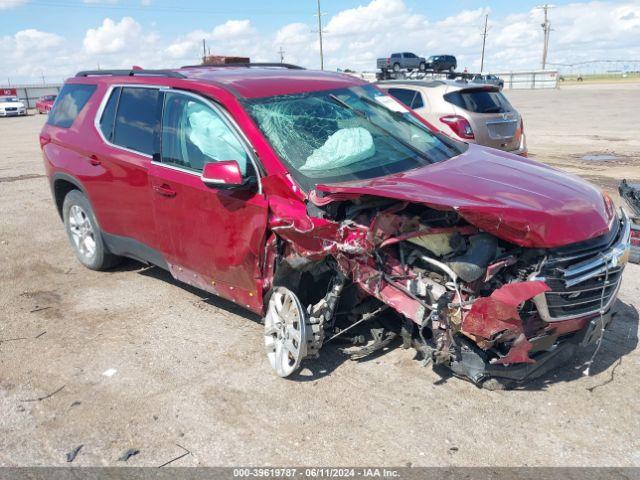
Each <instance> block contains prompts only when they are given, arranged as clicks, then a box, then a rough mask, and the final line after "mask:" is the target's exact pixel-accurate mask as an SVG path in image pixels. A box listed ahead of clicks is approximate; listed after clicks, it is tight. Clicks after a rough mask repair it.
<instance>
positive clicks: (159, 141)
mask: <svg viewBox="0 0 640 480" xmlns="http://www.w3.org/2000/svg"><path fill="white" fill-rule="evenodd" d="M40 143H41V145H42V151H43V156H44V161H45V166H46V170H47V174H48V177H49V179H50V182H51V187H52V190H53V196H54V199H55V204H56V207H57V209H58V211H59V213H60V216H61V217H62V219H63V220H64V225H65V228H66V231H67V233H68V236H69V239H70V242H71V245H72V247H73V249H74V251H75V254H76V256H77V257H78V259H79V260H80V262H82V263H83V264H84V265H85V266H87V267H88V268H91V269H95V270H101V269H106V268H110V267H112V266H114V265H116V263H117V262H118V260H119V258H121V257H130V258H134V259H137V260H140V261H142V262H145V263H148V264H153V265H157V266H158V267H160V268H163V269H166V270H168V271H169V272H171V275H173V276H174V277H175V278H176V279H178V280H181V281H183V282H185V283H188V284H190V285H194V286H196V287H198V288H200V289H203V290H206V291H208V292H212V293H214V294H216V295H219V296H221V297H225V298H227V299H230V300H232V301H234V302H236V303H238V304H240V305H242V306H244V307H246V308H248V309H250V310H252V311H254V312H258V313H260V314H262V315H264V323H265V332H264V343H265V350H266V353H267V357H268V359H269V362H270V364H271V366H272V367H273V368H274V370H275V371H276V373H277V374H278V375H280V376H288V375H291V374H293V373H294V372H296V371H297V370H298V369H299V368H300V365H301V362H302V361H303V360H304V359H305V358H309V357H314V356H316V355H317V353H318V352H319V350H320V349H321V347H322V345H323V344H324V343H325V342H326V341H328V340H329V339H330V338H334V337H336V336H341V337H342V339H343V340H345V341H348V340H350V341H351V343H352V345H351V348H349V349H348V351H349V353H350V354H351V355H352V356H353V357H354V358H363V357H366V356H368V355H371V354H374V353H375V352H377V351H379V350H381V349H382V348H384V347H386V346H387V345H390V344H391V343H393V342H395V341H397V342H400V341H401V342H402V343H403V345H404V346H405V347H410V346H412V347H414V348H416V349H417V351H418V352H419V353H420V355H421V356H422V357H423V358H424V359H425V360H426V361H429V362H433V364H442V365H446V366H448V367H449V368H450V369H451V370H453V372H454V373H455V374H456V375H459V376H462V377H466V378H468V379H470V380H471V381H473V382H474V383H476V384H478V385H484V386H486V387H487V388H501V387H504V386H505V385H511V384H513V383H514V382H521V381H523V380H525V379H527V378H533V377H536V376H539V375H542V374H543V373H544V372H546V371H548V370H549V369H551V368H554V367H557V366H558V365H561V364H562V363H563V362H566V361H567V360H568V359H569V358H570V357H571V356H572V354H573V352H574V351H575V349H576V348H577V347H578V346H580V345H586V344H589V343H594V342H597V341H599V340H600V339H601V336H602V334H603V332H604V329H605V327H606V326H607V325H608V324H609V322H610V320H611V318H612V315H611V311H612V305H613V303H614V301H615V299H616V295H617V292H618V289H619V287H620V282H621V279H622V272H623V268H624V266H625V263H626V261H627V258H628V255H629V236H630V233H629V232H630V226H629V219H628V217H627V216H626V214H625V213H624V212H623V211H620V212H618V211H616V209H615V208H614V206H613V203H612V201H611V199H610V198H609V197H608V196H606V195H603V194H602V192H601V191H600V190H598V189H597V188H595V187H594V186H592V185H590V184H589V183H587V182H585V181H583V180H581V179H579V178H578V177H575V176H572V175H570V174H567V173H564V172H561V171H558V170H556V169H553V168H551V167H548V166H545V165H542V164H540V163H537V162H535V161H533V160H530V159H526V158H521V157H517V156H515V155H511V154H509V153H505V152H502V151H498V150H493V149H490V148H485V147H479V146H477V145H468V144H465V143H462V142H459V141H457V140H454V139H452V138H449V137H448V136H446V135H444V134H442V133H441V132H439V131H437V130H435V129H433V128H432V127H431V126H430V125H428V124H426V123H425V122H424V121H423V120H421V119H420V117H418V116H417V115H415V114H414V113H413V112H412V111H410V110H409V109H407V108H406V107H405V106H403V105H402V104H400V103H399V102H397V101H396V100H395V99H393V98H392V97H390V96H388V95H387V94H385V93H384V92H382V91H381V90H379V89H378V88H377V87H375V86H373V85H371V84H368V83H366V82H364V81H362V80H359V79H356V78H354V77H351V76H347V75H342V74H336V73H327V72H317V71H309V70H304V69H301V68H300V67H295V66H292V65H285V64H242V65H232V66H220V67H200V66H198V67H183V68H180V69H176V70H154V71H150V70H131V71H129V70H126V71H93V72H91V71H89V72H80V73H78V75H76V76H75V77H73V78H71V79H69V80H67V82H66V83H65V85H64V87H63V89H62V91H61V92H60V95H59V98H58V99H57V101H56V103H55V106H54V108H53V110H52V111H51V113H50V115H49V119H48V122H47V124H46V125H45V127H44V128H43V130H42V133H41V135H40ZM356 332H358V334H356Z"/></svg>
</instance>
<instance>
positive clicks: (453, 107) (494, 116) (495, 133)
mask: <svg viewBox="0 0 640 480" xmlns="http://www.w3.org/2000/svg"><path fill="white" fill-rule="evenodd" d="M377 85H378V87H380V88H382V89H384V90H386V91H387V92H388V93H389V94H391V95H393V96H394V97H396V99H398V100H399V101H400V102H401V103H403V104H404V105H406V106H407V107H409V108H411V109H412V110H414V111H415V112H416V113H417V114H418V115H420V116H421V117H422V118H424V119H425V120H427V121H428V122H429V123H431V124H432V125H433V126H435V127H436V128H439V129H440V130H442V131H443V132H444V133H446V134H447V135H449V136H451V137H453V138H456V139H459V140H462V141H463V142H468V143H477V144H480V145H484V146H487V147H493V148H497V149H499V150H505V151H508V152H511V153H515V154H518V155H523V156H526V155H527V144H526V139H525V134H524V124H523V121H522V117H521V116H520V114H519V113H518V111H517V110H516V109H515V108H513V106H511V104H510V103H509V101H508V100H507V99H506V97H505V96H504V95H503V94H502V92H501V91H500V87H498V86H496V85H473V84H467V83H463V82H459V81H446V80H431V81H429V80H395V81H386V82H378V83H377Z"/></svg>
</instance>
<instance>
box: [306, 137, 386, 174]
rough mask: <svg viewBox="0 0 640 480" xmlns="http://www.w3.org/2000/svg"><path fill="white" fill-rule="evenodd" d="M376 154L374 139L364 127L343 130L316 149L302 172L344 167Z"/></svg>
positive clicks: (308, 158)
mask: <svg viewBox="0 0 640 480" xmlns="http://www.w3.org/2000/svg"><path fill="white" fill-rule="evenodd" d="M375 153H376V147H375V145H374V144H373V137H372V136H371V133H369V131H368V130H366V129H364V128H362V127H355V128H342V129H340V130H338V131H337V132H335V133H334V134H333V135H331V136H330V137H329V138H328V139H327V141H326V142H325V143H324V145H322V146H321V147H319V148H316V149H315V150H314V151H313V153H312V154H311V155H309V157H307V161H306V162H305V163H304V165H302V166H301V167H300V170H301V171H303V172H305V171H307V172H308V171H314V170H327V169H332V168H338V167H344V166H346V165H351V164H352V163H357V162H360V161H362V160H365V159H367V158H370V157H372V156H373V155H374V154H375Z"/></svg>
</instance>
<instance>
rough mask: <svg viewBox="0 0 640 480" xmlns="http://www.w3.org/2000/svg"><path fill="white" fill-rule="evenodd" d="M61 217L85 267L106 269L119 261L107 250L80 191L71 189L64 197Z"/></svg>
mask: <svg viewBox="0 0 640 480" xmlns="http://www.w3.org/2000/svg"><path fill="white" fill-rule="evenodd" d="M62 218H63V219H64V227H65V230H66V231H67V236H68V237H69V242H70V243H71V247H72V248H73V251H74V253H75V254H76V257H77V259H78V260H79V261H80V263H82V264H83V265H84V266H85V267H87V268H89V269H91V270H106V269H108V268H111V267H113V266H115V265H116V264H118V263H119V261H120V260H121V259H120V257H117V256H115V255H113V254H111V253H110V252H109V251H108V250H107V247H106V245H105V244H104V240H103V239H102V233H101V231H100V227H98V222H97V221H96V217H95V214H94V213H93V208H91V204H90V203H89V200H88V199H87V197H85V196H84V194H83V193H82V192H80V191H79V190H71V191H70V192H69V193H68V194H67V196H66V197H64V202H63V204H62Z"/></svg>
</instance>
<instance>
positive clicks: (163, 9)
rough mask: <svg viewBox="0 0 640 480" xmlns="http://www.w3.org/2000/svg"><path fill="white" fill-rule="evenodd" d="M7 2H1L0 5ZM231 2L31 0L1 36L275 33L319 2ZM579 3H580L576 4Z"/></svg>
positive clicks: (420, 3)
mask: <svg viewBox="0 0 640 480" xmlns="http://www.w3.org/2000/svg"><path fill="white" fill-rule="evenodd" d="M3 1H5V0H0V4H1V3H2V2H3ZM229 3H231V2H226V1H225V2H221V1H215V0H214V1H210V0H209V1H206V0H190V1H185V2H172V1H167V0H152V2H151V3H150V4H149V5H148V6H144V5H143V4H142V2H141V1H139V0H121V1H119V2H114V1H113V0H112V1H103V2H99V1H95V2H91V3H85V2H83V1H82V0H32V1H31V2H28V3H25V4H24V5H22V6H20V7H16V8H12V9H9V10H1V11H0V18H2V22H0V35H11V34H13V33H15V32H16V31H19V30H24V29H28V28H38V29H40V30H44V31H49V32H54V33H61V32H63V33H65V34H67V35H68V36H70V37H72V36H73V37H77V38H82V36H83V35H84V32H85V31H86V29H87V27H88V26H93V25H98V24H99V23H100V22H102V19H103V18H104V17H112V18H119V17H122V16H125V15H128V16H132V17H134V18H135V19H136V20H138V21H139V22H141V23H143V24H145V25H148V26H153V25H156V26H157V28H159V29H162V31H163V32H166V33H167V34H176V35H177V34H179V33H181V32H184V31H187V30H195V29H198V28H206V27H207V26H209V25H216V24H220V23H224V22H225V21H227V20H230V19H237V18H249V19H251V20H252V23H253V24H254V25H255V26H256V27H257V28H259V29H260V30H264V31H265V32H269V31H275V30H277V29H278V28H279V27H280V26H282V25H283V24H287V23H293V22H302V23H308V24H309V25H310V26H313V25H314V22H315V21H316V17H315V16H314V14H315V12H316V1H315V0H298V1H291V0H290V1H284V0H279V1H278V0H275V1H274V0H271V1H268V2H265V1H260V0H236V1H235V2H233V6H230V5H229ZM366 3H367V2H366V1H358V0H322V1H321V5H322V11H323V12H325V13H326V14H327V15H326V16H325V17H324V18H325V19H326V18H327V16H332V15H335V14H336V13H338V12H339V11H341V10H345V9H347V8H353V7H357V6H359V5H364V4H366ZM404 3H405V4H406V5H407V6H408V7H410V8H411V9H412V10H414V11H416V12H419V13H422V14H424V15H426V16H428V17H429V18H430V19H432V20H439V19H443V18H445V17H448V16H450V15H455V14H456V13H457V12H459V11H461V10H474V9H478V8H485V7H490V8H491V12H492V14H495V15H497V16H506V15H507V14H509V13H514V12H520V11H523V10H528V9H530V8H533V7H535V6H537V5H540V4H541V3H542V0H541V1H513V0H511V1H509V0H498V1H490V2H488V1H481V0H458V1H439V0H437V1H436V0H406V1H405V2H404ZM550 3H553V5H565V4H569V3H572V2H569V1H563V0H560V1H553V2H550ZM574 3H575V2H574Z"/></svg>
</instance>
